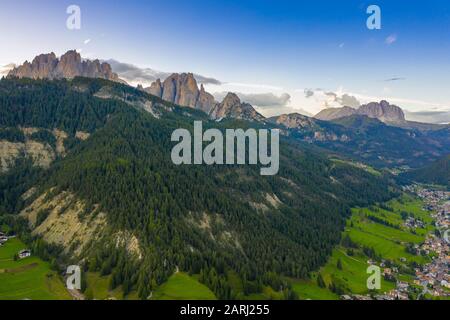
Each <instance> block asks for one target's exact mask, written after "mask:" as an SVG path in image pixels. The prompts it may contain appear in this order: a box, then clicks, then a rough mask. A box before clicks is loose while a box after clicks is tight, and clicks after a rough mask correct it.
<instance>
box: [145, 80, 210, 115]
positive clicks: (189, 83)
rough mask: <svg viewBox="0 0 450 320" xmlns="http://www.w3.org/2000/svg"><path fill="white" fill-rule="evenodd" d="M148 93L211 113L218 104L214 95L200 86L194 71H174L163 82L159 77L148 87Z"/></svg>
mask: <svg viewBox="0 0 450 320" xmlns="http://www.w3.org/2000/svg"><path fill="white" fill-rule="evenodd" d="M145 91H147V92H148V93H150V94H152V95H154V96H157V97H160V98H162V99H163V100H166V101H169V102H172V103H175V104H178V105H180V106H184V107H190V108H195V109H200V110H202V111H204V112H206V113H209V112H210V111H211V109H212V108H213V107H214V105H215V104H216V102H215V100H214V97H213V96H212V95H211V94H209V93H207V92H206V91H205V88H204V87H203V85H201V87H200V89H199V88H198V85H197V81H196V80H195V78H194V75H193V74H192V73H182V74H178V73H174V74H172V75H171V76H169V77H168V78H167V79H166V80H164V82H163V83H161V80H160V79H158V80H156V81H155V82H153V83H152V84H151V86H150V87H148V88H146V89H145Z"/></svg>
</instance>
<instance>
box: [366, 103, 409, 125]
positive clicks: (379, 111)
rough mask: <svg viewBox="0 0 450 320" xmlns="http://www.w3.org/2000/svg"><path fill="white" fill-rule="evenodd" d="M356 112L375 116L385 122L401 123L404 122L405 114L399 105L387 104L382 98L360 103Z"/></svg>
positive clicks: (370, 116) (371, 116)
mask: <svg viewBox="0 0 450 320" xmlns="http://www.w3.org/2000/svg"><path fill="white" fill-rule="evenodd" d="M357 113H358V114H360V115H365V116H368V117H369V118H376V119H378V120H380V121H383V122H387V123H402V122H405V121H406V120H405V114H404V113H403V110H402V109H401V108H400V107H397V106H395V105H392V104H389V102H387V101H385V100H382V101H380V102H379V103H377V102H371V103H369V104H366V105H362V106H361V107H359V109H358V112H357Z"/></svg>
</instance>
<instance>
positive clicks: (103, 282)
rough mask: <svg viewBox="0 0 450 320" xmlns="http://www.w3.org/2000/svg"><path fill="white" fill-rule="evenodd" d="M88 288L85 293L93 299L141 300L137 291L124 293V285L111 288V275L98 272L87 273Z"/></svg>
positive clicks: (88, 297)
mask: <svg viewBox="0 0 450 320" xmlns="http://www.w3.org/2000/svg"><path fill="white" fill-rule="evenodd" d="M86 281H87V288H86V291H85V292H84V295H85V297H86V298H87V299H91V300H108V299H115V300H139V297H138V295H137V292H136V291H132V292H130V293H129V294H128V295H126V296H124V295H123V290H122V287H121V286H119V287H117V288H115V289H114V290H109V284H110V282H111V275H108V276H101V275H100V273H98V272H87V273H86Z"/></svg>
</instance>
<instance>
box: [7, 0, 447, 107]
mask: <svg viewBox="0 0 450 320" xmlns="http://www.w3.org/2000/svg"><path fill="white" fill-rule="evenodd" d="M71 4H76V5H78V6H80V8H81V12H82V20H81V21H82V28H81V30H77V31H71V30H68V29H67V28H66V19H67V17H68V15H67V14H66V8H67V7H68V6H69V5H71ZM371 4H376V5H378V6H380V8H381V19H382V20H381V21H382V28H381V30H369V29H367V27H366V20H367V17H368V15H367V14H366V9H367V7H368V6H369V5H371ZM0 30H1V33H0V36H1V43H2V50H0V64H7V63H10V62H14V63H22V62H23V61H24V60H26V59H32V58H33V57H34V56H35V55H36V54H39V53H45V52H51V51H54V52H55V53H57V54H59V55H60V54H62V53H64V52H65V51H67V50H68V49H80V50H81V51H82V55H83V56H85V57H88V58H102V59H108V58H114V59H116V60H119V61H122V62H127V63H132V64H135V65H137V66H140V67H151V68H153V69H156V70H162V71H170V72H172V71H176V72H182V71H192V72H195V73H198V74H202V75H205V76H211V77H214V78H216V79H219V80H221V81H223V82H225V83H227V85H225V86H220V87H217V88H214V87H209V88H208V89H209V90H210V91H213V92H220V91H224V90H233V91H238V92H242V93H245V94H248V95H250V94H263V93H269V92H270V93H273V94H274V95H276V96H280V95H281V94H283V93H288V94H289V95H290V97H291V99H290V100H289V102H288V103H286V105H284V106H283V107H285V109H283V110H288V109H287V107H289V108H293V109H302V110H306V111H308V112H311V113H314V112H316V111H318V110H320V109H321V108H323V107H326V106H338V104H339V102H338V101H337V100H333V98H331V100H326V99H329V97H330V96H329V95H326V93H328V92H334V93H336V94H337V96H338V97H339V96H340V95H341V96H342V95H343V94H344V93H346V94H348V95H352V96H355V97H356V98H357V99H358V100H359V101H361V102H365V101H368V100H373V99H379V98H380V99H381V98H386V99H390V100H391V101H393V102H394V103H396V104H399V105H401V106H402V107H404V108H406V109H409V110H411V111H431V110H447V109H448V108H449V107H450V90H448V85H449V83H450V81H449V80H450V79H449V77H450V2H449V1H445V0H429V1H426V2H425V1H420V3H419V2H416V1H400V0H390V1H355V0H341V1H324V0H317V1H264V0H259V1H253V0H247V1H246V0H241V1H237V0H228V1H225V0H223V1H220V0H209V1H203V0H199V1H194V0H192V1H189V0H184V1H179V0H172V1H163V0H146V1H111V0H108V1H106V0H104V1H103V0H90V1H81V0H71V1H54V0H40V1H31V0H28V1H24V0H2V1H1V4H0ZM387 39H391V41H387ZM86 40H90V41H86ZM392 78H400V79H398V80H396V81H385V80H387V79H392ZM305 89H314V90H312V91H313V92H314V93H315V95H314V96H312V98H309V99H306V98H305V96H304V91H305ZM317 89H321V90H317ZM314 98H315V99H314ZM324 99H325V100H326V101H324ZM276 107H277V106H274V107H273V109H276ZM280 110H281V109H280Z"/></svg>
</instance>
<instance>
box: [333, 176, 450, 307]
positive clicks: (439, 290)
mask: <svg viewBox="0 0 450 320" xmlns="http://www.w3.org/2000/svg"><path fill="white" fill-rule="evenodd" d="M405 189H406V191H409V192H414V193H416V194H417V195H418V196H419V197H420V198H422V200H424V202H425V205H424V207H423V209H424V210H426V211H430V212H432V214H431V216H432V217H433V219H434V223H435V226H436V228H437V229H438V230H440V231H441V236H437V235H435V234H430V235H429V236H428V237H427V239H426V240H425V242H424V243H423V244H421V245H415V246H414V249H416V250H417V251H418V252H423V253H425V254H427V255H431V256H432V257H433V258H432V260H431V262H430V263H428V264H426V265H424V266H421V267H418V268H416V269H415V279H414V281H413V283H411V284H410V283H407V282H403V281H397V282H396V288H395V289H393V290H391V291H390V292H387V293H384V294H380V295H375V296H369V295H352V296H349V295H346V296H342V297H341V298H342V299H344V300H372V299H376V300H409V299H410V293H411V291H412V290H413V288H412V284H414V285H415V286H416V287H419V288H422V289H421V290H422V292H421V294H420V296H423V295H425V294H427V295H431V296H434V297H450V239H448V237H449V236H450V231H448V232H447V233H446V231H447V230H450V192H446V191H436V190H428V189H422V188H420V187H419V186H416V185H413V186H408V187H406V188H405ZM421 223H423V222H422V221H420V220H418V219H414V218H411V217H408V219H407V220H406V223H405V224H406V226H407V227H410V228H420V227H421V226H420V225H421ZM422 227H423V226H422ZM445 235H446V236H445ZM400 260H401V261H402V262H406V259H405V258H401V259H400ZM368 263H369V264H375V262H374V261H370V260H369V261H368ZM380 267H382V268H384V269H383V276H384V278H385V279H389V278H390V279H395V275H396V274H397V273H398V269H397V268H396V267H395V266H391V265H388V264H386V263H385V262H384V261H382V263H381V264H380Z"/></svg>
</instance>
